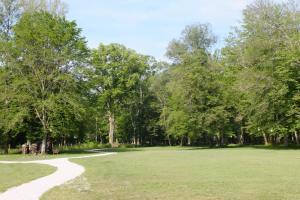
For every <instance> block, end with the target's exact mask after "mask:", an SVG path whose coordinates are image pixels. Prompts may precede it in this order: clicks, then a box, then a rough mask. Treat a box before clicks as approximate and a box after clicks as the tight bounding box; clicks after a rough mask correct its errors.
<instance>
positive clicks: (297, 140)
mask: <svg viewBox="0 0 300 200" xmlns="http://www.w3.org/2000/svg"><path fill="white" fill-rule="evenodd" d="M295 141H296V144H299V137H298V133H297V131H295Z"/></svg>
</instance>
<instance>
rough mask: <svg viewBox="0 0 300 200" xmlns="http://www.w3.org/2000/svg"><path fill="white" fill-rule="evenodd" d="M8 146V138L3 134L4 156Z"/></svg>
mask: <svg viewBox="0 0 300 200" xmlns="http://www.w3.org/2000/svg"><path fill="white" fill-rule="evenodd" d="M8 146H9V137H8V135H6V134H5V136H4V146H3V148H4V154H8Z"/></svg>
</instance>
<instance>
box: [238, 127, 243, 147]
mask: <svg viewBox="0 0 300 200" xmlns="http://www.w3.org/2000/svg"><path fill="white" fill-rule="evenodd" d="M239 144H240V145H243V144H244V129H243V128H241V134H240V135H239Z"/></svg>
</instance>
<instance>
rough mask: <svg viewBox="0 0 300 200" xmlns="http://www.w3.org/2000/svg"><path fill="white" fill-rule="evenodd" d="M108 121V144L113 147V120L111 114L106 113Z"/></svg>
mask: <svg viewBox="0 0 300 200" xmlns="http://www.w3.org/2000/svg"><path fill="white" fill-rule="evenodd" d="M108 121H109V134H108V137H109V144H111V145H112V146H113V144H114V131H115V118H114V115H113V114H112V113H111V112H108Z"/></svg>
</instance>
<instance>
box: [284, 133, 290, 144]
mask: <svg viewBox="0 0 300 200" xmlns="http://www.w3.org/2000/svg"><path fill="white" fill-rule="evenodd" d="M288 145H289V135H285V136H284V146H288Z"/></svg>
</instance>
